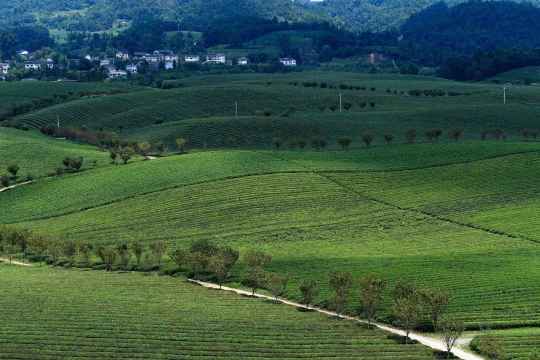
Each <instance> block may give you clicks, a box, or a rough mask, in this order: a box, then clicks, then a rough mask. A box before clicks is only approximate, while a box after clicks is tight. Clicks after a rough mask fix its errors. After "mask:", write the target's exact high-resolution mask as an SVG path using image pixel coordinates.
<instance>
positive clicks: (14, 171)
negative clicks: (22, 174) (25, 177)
mask: <svg viewBox="0 0 540 360" xmlns="http://www.w3.org/2000/svg"><path fill="white" fill-rule="evenodd" d="M19 169H20V168H19V165H17V164H11V165H9V166H8V167H7V171H8V172H9V173H10V174H11V177H12V178H14V179H16V178H17V173H18V172H19Z"/></svg>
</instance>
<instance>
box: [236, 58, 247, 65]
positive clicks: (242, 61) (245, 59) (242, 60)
mask: <svg viewBox="0 0 540 360" xmlns="http://www.w3.org/2000/svg"><path fill="white" fill-rule="evenodd" d="M237 63H238V65H240V66H246V65H249V60H248V58H247V57H241V58H239V59H238V62H237Z"/></svg>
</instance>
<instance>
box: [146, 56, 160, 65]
mask: <svg viewBox="0 0 540 360" xmlns="http://www.w3.org/2000/svg"><path fill="white" fill-rule="evenodd" d="M142 59H143V60H144V61H146V62H147V63H149V64H159V63H160V62H161V57H160V56H159V55H155V54H154V55H152V54H145V55H144V56H143V57H142Z"/></svg>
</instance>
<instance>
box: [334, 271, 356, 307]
mask: <svg viewBox="0 0 540 360" xmlns="http://www.w3.org/2000/svg"><path fill="white" fill-rule="evenodd" d="M351 286H352V275H351V273H349V272H343V271H335V272H332V273H331V274H330V288H331V289H332V290H333V291H334V299H333V303H334V307H335V310H336V313H337V314H338V315H341V314H342V313H343V310H344V309H345V306H346V305H347V300H348V297H349V292H350V289H351Z"/></svg>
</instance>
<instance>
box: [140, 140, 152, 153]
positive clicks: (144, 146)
mask: <svg viewBox="0 0 540 360" xmlns="http://www.w3.org/2000/svg"><path fill="white" fill-rule="evenodd" d="M151 149H152V145H150V143H149V142H146V141H143V142H140V143H137V151H138V153H139V154H141V155H142V156H148V153H149V152H150V150H151Z"/></svg>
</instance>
